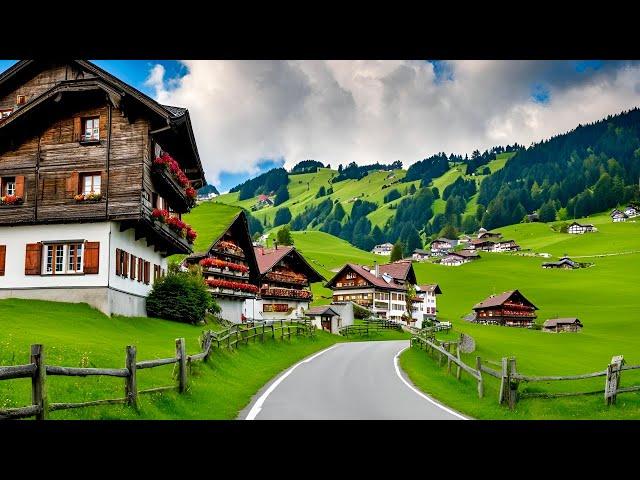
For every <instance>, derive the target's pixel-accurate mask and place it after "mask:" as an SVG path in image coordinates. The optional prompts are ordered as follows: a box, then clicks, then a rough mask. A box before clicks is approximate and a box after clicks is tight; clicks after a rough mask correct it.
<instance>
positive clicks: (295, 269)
mask: <svg viewBox="0 0 640 480" xmlns="http://www.w3.org/2000/svg"><path fill="white" fill-rule="evenodd" d="M254 252H255V257H256V260H257V263H258V269H259V273H260V279H259V288H260V290H259V292H258V297H257V298H256V299H253V300H250V301H247V303H248V306H247V314H248V315H249V316H250V317H252V318H254V319H257V320H280V319H291V318H301V317H303V316H304V314H305V311H306V310H308V309H309V304H310V303H311V302H312V301H313V294H312V293H311V288H310V284H311V283H314V282H321V281H326V278H324V277H323V276H322V275H320V274H319V273H318V272H317V271H316V270H315V269H314V268H313V267H312V266H311V265H309V263H308V262H307V261H306V260H305V258H304V257H303V256H302V255H301V254H300V252H298V251H297V250H296V249H295V247H291V246H278V245H277V244H276V245H275V247H274V248H264V247H254Z"/></svg>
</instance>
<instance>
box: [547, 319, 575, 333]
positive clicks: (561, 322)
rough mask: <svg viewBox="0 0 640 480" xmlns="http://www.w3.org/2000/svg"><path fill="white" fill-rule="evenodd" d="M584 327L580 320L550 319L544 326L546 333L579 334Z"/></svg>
mask: <svg viewBox="0 0 640 480" xmlns="http://www.w3.org/2000/svg"><path fill="white" fill-rule="evenodd" d="M582 327H583V325H582V322H580V319H579V318H550V319H549V320H545V322H544V323H543V324H542V329H543V330H544V331H545V332H552V333H558V332H579V331H580V330H581V329H582Z"/></svg>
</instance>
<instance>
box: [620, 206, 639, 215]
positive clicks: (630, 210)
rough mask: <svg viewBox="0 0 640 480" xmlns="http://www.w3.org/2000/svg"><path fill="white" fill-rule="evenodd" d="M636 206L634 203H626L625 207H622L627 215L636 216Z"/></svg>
mask: <svg viewBox="0 0 640 480" xmlns="http://www.w3.org/2000/svg"><path fill="white" fill-rule="evenodd" d="M638 213H639V211H638V207H636V206H634V205H627V207H626V208H625V209H624V214H625V215H626V216H627V217H636V216H638Z"/></svg>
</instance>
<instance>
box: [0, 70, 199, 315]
mask: <svg viewBox="0 0 640 480" xmlns="http://www.w3.org/2000/svg"><path fill="white" fill-rule="evenodd" d="M0 111H2V115H1V116H0V189H1V190H2V195H1V196H2V199H1V200H0V298H6V297H18V298H27V299H34V298H35V299H42V300H53V301H65V302H86V303H88V304H89V305H91V306H93V307H95V308H97V309H99V310H100V311H102V312H104V313H105V314H107V315H111V314H120V315H131V316H144V315H146V297H147V295H148V294H149V293H150V291H151V289H152V286H153V283H154V282H155V280H156V279H158V278H159V277H161V276H163V275H164V274H165V272H166V270H167V256H169V255H172V254H177V253H181V254H188V253H190V252H191V251H192V248H191V244H192V243H193V241H194V240H195V238H196V233H195V232H194V231H193V230H192V229H191V228H190V227H189V226H188V225H186V224H185V223H184V222H183V221H182V220H181V215H182V214H183V213H186V212H188V211H189V209H190V208H191V207H192V206H193V205H194V203H195V197H196V189H197V188H200V187H202V186H203V185H205V179H204V173H203V169H202V164H201V162H200V157H199V155H198V149H197V146H196V142H195V138H194V134H193V130H192V127H191V120H190V116H189V112H188V111H187V110H186V109H184V108H180V107H174V106H168V105H161V104H159V103H158V102H156V101H155V100H153V99H151V98H150V97H148V96H146V95H144V94H143V93H141V92H140V91H138V90H136V89H135V88H133V87H131V86H130V85H127V84H126V83H124V82H122V81H121V80H119V79H117V78H116V77H114V76H113V75H111V74H109V73H107V72H105V71H104V70H102V69H101V68H99V67H97V66H96V65H94V64H93V63H91V62H88V61H86V60H66V61H40V60H23V61H20V62H18V63H16V64H15V65H13V66H12V67H11V68H9V69H8V70H7V71H5V72H4V73H2V74H1V75H0Z"/></svg>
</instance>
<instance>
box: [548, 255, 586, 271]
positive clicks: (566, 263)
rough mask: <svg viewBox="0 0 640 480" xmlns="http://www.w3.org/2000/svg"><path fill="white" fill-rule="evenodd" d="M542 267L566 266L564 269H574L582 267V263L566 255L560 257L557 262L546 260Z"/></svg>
mask: <svg viewBox="0 0 640 480" xmlns="http://www.w3.org/2000/svg"><path fill="white" fill-rule="evenodd" d="M542 268H564V269H574V268H580V264H579V263H578V262H574V261H573V260H571V259H570V258H569V257H567V256H564V257H562V258H560V260H558V261H557V262H545V263H543V264H542Z"/></svg>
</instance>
